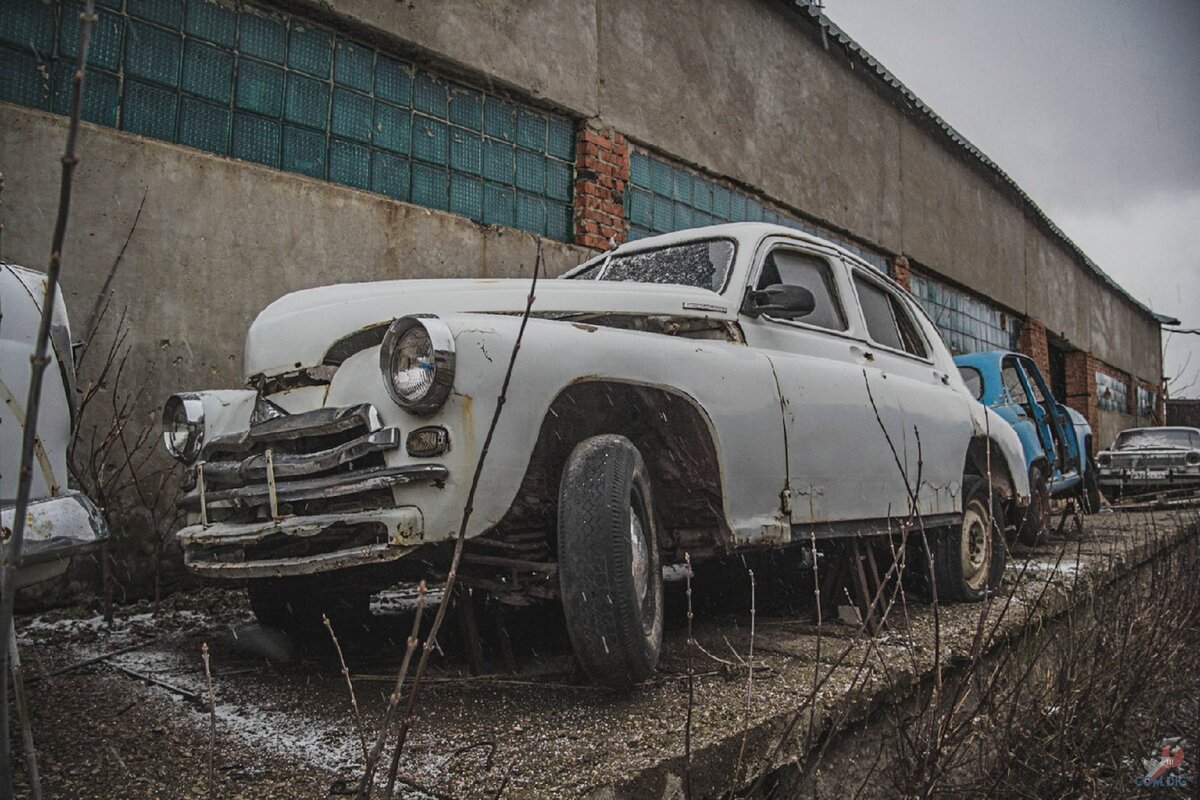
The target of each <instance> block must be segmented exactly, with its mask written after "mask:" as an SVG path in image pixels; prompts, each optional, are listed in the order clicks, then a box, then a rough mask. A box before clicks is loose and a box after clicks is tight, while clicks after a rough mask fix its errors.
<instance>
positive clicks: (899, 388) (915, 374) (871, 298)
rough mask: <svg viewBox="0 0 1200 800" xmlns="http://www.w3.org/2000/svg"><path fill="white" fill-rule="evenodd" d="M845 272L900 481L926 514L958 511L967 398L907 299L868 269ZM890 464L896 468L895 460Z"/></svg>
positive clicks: (966, 436)
mask: <svg viewBox="0 0 1200 800" xmlns="http://www.w3.org/2000/svg"><path fill="white" fill-rule="evenodd" d="M850 275H851V279H852V282H853V285H854V290H855V292H856V294H857V296H858V300H859V303H858V305H859V307H860V309H861V311H862V315H863V322H864V325H865V326H866V329H867V335H868V338H869V340H870V342H871V351H870V352H871V356H872V359H873V362H874V364H875V366H876V367H877V368H878V370H879V376H878V377H879V380H878V382H875V381H874V379H873V380H872V394H873V395H874V400H875V403H876V405H877V407H878V408H880V409H881V412H882V414H883V415H884V416H883V419H884V423H885V427H886V428H887V430H888V434H889V438H890V439H891V445H890V446H891V447H893V448H895V450H896V460H897V461H899V462H900V463H902V464H903V465H904V473H903V480H904V481H906V482H907V485H908V487H909V488H910V489H911V490H913V491H914V492H915V493H916V495H917V504H918V508H919V510H920V512H921V513H922V514H923V515H925V516H926V517H930V516H935V515H941V514H952V513H955V512H957V511H959V510H960V507H961V484H962V475H963V467H964V464H965V462H966V453H967V445H968V443H969V442H970V440H971V431H972V426H971V416H970V409H969V406H968V404H969V402H970V400H969V399H968V398H967V397H966V396H965V395H964V394H962V393H961V392H959V391H956V390H955V389H954V388H953V387H951V385H950V381H949V375H948V373H946V372H945V371H944V370H943V369H941V368H940V367H939V365H938V364H937V363H936V362H935V361H934V358H933V345H932V343H931V341H930V340H929V339H928V338H927V335H926V333H925V332H923V328H922V326H921V325H919V324H918V322H917V318H918V317H917V312H916V309H915V306H914V305H913V301H912V299H911V298H910V297H908V296H907V295H906V294H904V293H902V292H899V291H898V290H897V289H896V288H895V287H893V286H891V285H889V284H888V283H886V282H885V281H883V280H882V279H881V278H880V277H879V276H878V275H876V274H875V273H874V272H873V271H872V270H870V269H869V268H868V267H863V266H858V265H851V266H850ZM877 427H878V426H877ZM885 446H887V445H886V444H885ZM891 469H892V472H899V470H898V468H897V467H896V465H895V464H892V467H891Z"/></svg>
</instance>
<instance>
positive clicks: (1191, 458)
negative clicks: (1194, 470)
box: [1183, 450, 1200, 467]
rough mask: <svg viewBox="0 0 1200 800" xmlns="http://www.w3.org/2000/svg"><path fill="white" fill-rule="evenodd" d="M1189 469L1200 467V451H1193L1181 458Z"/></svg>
mask: <svg viewBox="0 0 1200 800" xmlns="http://www.w3.org/2000/svg"><path fill="white" fill-rule="evenodd" d="M1183 460H1184V461H1186V462H1187V465H1188V466H1189V467H1195V466H1200V450H1193V451H1192V452H1190V453H1188V454H1187V455H1186V456H1184V457H1183Z"/></svg>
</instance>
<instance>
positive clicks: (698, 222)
mask: <svg viewBox="0 0 1200 800" xmlns="http://www.w3.org/2000/svg"><path fill="white" fill-rule="evenodd" d="M716 221H717V220H715V219H713V218H712V217H710V216H709V215H708V214H705V213H704V212H703V211H694V212H692V225H693V226H694V227H697V228H703V227H704V226H705V225H712V224H713V223H714V222H716Z"/></svg>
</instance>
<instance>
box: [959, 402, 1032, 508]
mask: <svg viewBox="0 0 1200 800" xmlns="http://www.w3.org/2000/svg"><path fill="white" fill-rule="evenodd" d="M972 419H973V420H974V424H975V435H976V436H982V437H986V438H987V439H988V441H989V442H990V443H991V454H992V457H993V458H995V457H996V455H997V454H998V455H999V456H1000V457H1001V458H1003V459H1004V464H1005V466H1006V467H1008V474H1009V475H1010V476H1011V479H1012V484H1013V495H1014V498H1013V499H1014V500H1015V501H1016V502H1017V504H1018V505H1021V506H1024V505H1028V504H1029V465H1028V464H1027V463H1026V461H1025V448H1024V447H1023V446H1022V445H1021V438H1020V437H1019V436H1018V435H1017V432H1016V431H1015V430H1013V426H1012V425H1010V424H1009V423H1008V422H1007V421H1006V420H1005V419H1004V418H1003V417H1002V416H1000V415H999V414H997V413H996V412H995V411H994V410H992V409H990V408H988V407H987V406H984V405H981V404H978V403H976V404H975V408H974V409H973V410H972Z"/></svg>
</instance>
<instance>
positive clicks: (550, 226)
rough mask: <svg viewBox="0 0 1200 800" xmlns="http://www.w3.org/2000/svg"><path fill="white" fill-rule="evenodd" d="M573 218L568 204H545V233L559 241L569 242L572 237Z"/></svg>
mask: <svg viewBox="0 0 1200 800" xmlns="http://www.w3.org/2000/svg"><path fill="white" fill-rule="evenodd" d="M574 227H575V223H574V219H573V218H572V212H571V207H570V206H560V205H558V204H556V203H548V204H547V205H546V235H547V236H549V237H550V238H551V239H558V240H559V241H560V242H569V241H571V239H573V238H574V237H573V236H572V233H573V232H574Z"/></svg>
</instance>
